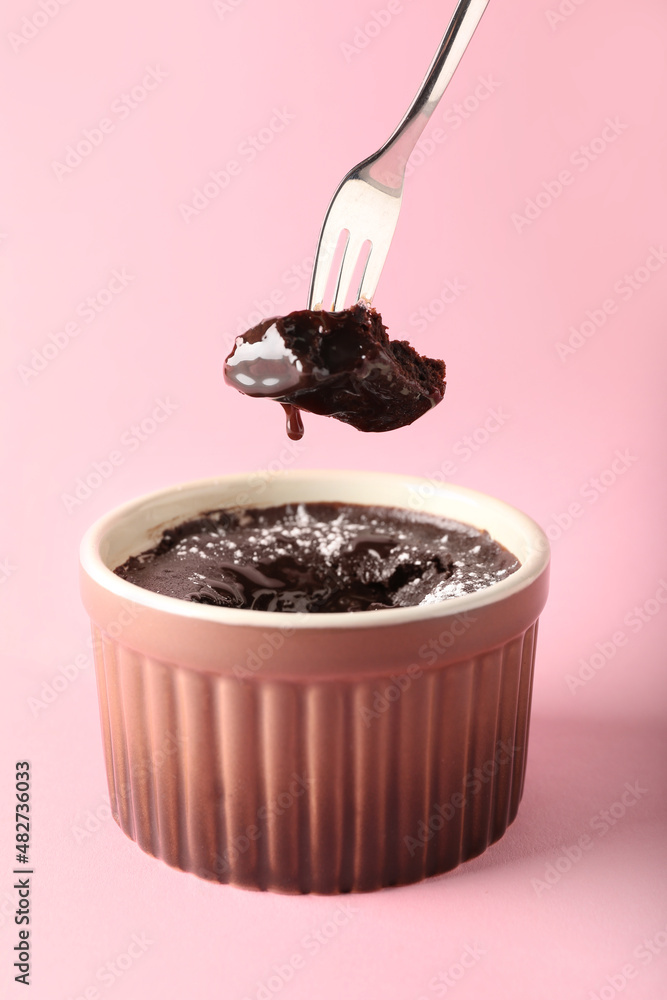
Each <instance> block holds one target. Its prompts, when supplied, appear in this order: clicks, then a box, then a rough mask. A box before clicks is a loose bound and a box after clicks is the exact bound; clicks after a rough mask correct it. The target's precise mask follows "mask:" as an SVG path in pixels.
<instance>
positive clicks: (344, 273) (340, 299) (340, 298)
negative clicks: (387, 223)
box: [333, 233, 366, 312]
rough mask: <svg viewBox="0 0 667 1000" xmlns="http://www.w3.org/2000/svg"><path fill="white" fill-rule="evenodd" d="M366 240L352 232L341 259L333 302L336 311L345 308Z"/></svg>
mask: <svg viewBox="0 0 667 1000" xmlns="http://www.w3.org/2000/svg"><path fill="white" fill-rule="evenodd" d="M365 242H366V241H365V240H363V239H360V237H359V236H357V235H356V234H354V233H350V236H349V239H348V241H347V244H346V246H345V250H344V252H343V259H342V261H341V267H340V272H339V274H338V281H337V283H336V294H335V296H334V304H333V309H334V312H338V311H339V310H340V309H344V308H345V300H346V299H347V296H348V293H349V291H350V285H351V284H352V278H353V276H354V271H355V268H356V266H357V261H358V260H359V254H360V253H361V248H362V246H363V245H364V243H365Z"/></svg>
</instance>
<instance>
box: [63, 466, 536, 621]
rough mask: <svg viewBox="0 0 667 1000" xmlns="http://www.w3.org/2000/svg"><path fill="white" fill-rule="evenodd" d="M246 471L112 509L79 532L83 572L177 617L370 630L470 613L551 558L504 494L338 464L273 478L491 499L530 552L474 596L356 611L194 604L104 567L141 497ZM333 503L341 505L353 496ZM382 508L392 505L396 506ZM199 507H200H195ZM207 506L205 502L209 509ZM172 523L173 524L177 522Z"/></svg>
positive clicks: (241, 477)
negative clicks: (105, 552) (396, 486)
mask: <svg viewBox="0 0 667 1000" xmlns="http://www.w3.org/2000/svg"><path fill="white" fill-rule="evenodd" d="M252 475H253V473H251V472H248V473H236V474H231V475H227V476H212V477H209V478H206V479H198V480H193V481H191V482H185V483H179V484H177V485H174V486H168V487H166V488H164V489H161V490H155V491H153V492H151V493H146V494H144V495H142V496H139V497H136V498H135V499H134V500H130V501H128V502H126V503H124V504H121V505H120V506H118V507H115V508H114V509H113V510H111V511H109V512H108V513H107V514H104V515H103V516H102V517H101V518H99V519H98V520H97V521H95V522H94V524H92V525H91V526H90V527H89V528H88V530H87V531H86V533H85V534H84V536H83V538H82V540H81V546H80V559H81V566H82V568H83V570H84V571H85V573H87V575H88V576H89V577H90V578H91V579H92V580H94V581H95V583H97V584H98V585H99V586H101V587H103V588H104V589H105V590H107V591H109V592H110V593H112V594H115V595H116V596H117V597H119V598H120V599H121V600H125V601H128V602H130V603H132V604H135V605H136V604H138V605H141V606H143V607H146V608H150V609H153V610H154V611H158V612H162V613H164V614H169V615H178V616H180V617H182V618H194V619H197V620H199V621H208V622H216V623H218V624H220V625H230V626H234V627H238V626H247V627H252V628H267V627H270V626H274V627H277V628H293V629H295V630H299V631H300V630H304V629H305V630H309V629H332V628H335V629H341V628H343V629H350V628H362V629H363V628H376V627H380V626H382V627H384V626H387V625H400V624H404V623H406V622H419V621H425V620H429V619H432V618H445V617H446V618H449V617H454V616H457V615H462V614H464V613H465V612H469V611H474V610H475V609H476V608H480V607H483V606H484V607H486V606H488V605H491V604H495V603H498V602H500V601H504V600H506V599H507V598H509V597H512V596H513V595H515V594H517V593H519V592H520V591H522V590H525V589H526V588H527V587H528V586H530V584H531V583H533V582H534V581H535V580H536V579H537V578H538V577H539V576H540V575H541V574H542V573H543V572H544V570H545V569H546V568H547V566H548V564H549V558H550V546H549V541H548V539H547V536H546V535H545V533H544V532H543V531H542V529H541V528H540V526H539V525H538V524H537V523H536V522H535V521H534V520H533V519H532V518H530V517H529V516H528V515H527V514H524V513H523V511H520V510H519V509H518V508H517V507H513V506H512V505H511V504H508V503H506V502H505V501H504V500H498V499H497V498H496V497H493V496H491V495H490V494H486V493H481V492H479V491H478V490H472V489H469V488H468V487H467V486H456V485H454V484H451V483H437V484H434V482H433V480H430V479H425V478H423V477H421V476H410V475H400V474H396V473H393V472H359V471H355V470H338V469H315V470H296V469H295V470H287V471H283V472H280V473H277V474H276V475H275V477H274V478H275V479H279V480H280V481H281V482H285V481H286V480H291V481H293V482H295V483H298V481H299V480H307V481H308V482H309V483H313V482H318V481H321V482H323V483H324V482H327V483H328V482H331V481H332V480H335V479H345V480H348V481H349V480H350V479H358V480H365V481H368V480H374V481H375V482H378V483H379V482H380V481H381V480H382V479H385V480H392V481H394V482H397V481H398V482H403V483H405V484H406V485H408V484H412V485H413V486H414V487H415V488H418V487H419V486H424V485H428V487H429V488H430V489H432V490H433V493H432V494H431V496H429V500H430V499H431V498H432V497H439V498H441V499H442V498H446V496H447V495H448V494H450V495H455V496H456V497H457V498H460V499H466V500H468V501H469V502H470V503H474V504H477V505H478V506H479V505H481V504H486V505H487V507H488V505H489V504H491V505H493V507H495V509H496V511H497V512H499V513H501V514H504V515H505V516H506V517H508V518H513V519H514V522H515V524H517V525H518V526H520V527H521V528H522V530H523V532H524V533H525V534H526V536H527V537H528V538H529V539H530V541H531V543H532V544H531V547H530V551H529V554H528V556H527V558H526V559H524V560H523V561H522V563H521V565H520V567H519V569H518V570H516V572H514V573H512V575H511V576H509V577H506V579H504V580H500V581H499V582H497V583H493V584H490V585H489V586H488V587H484V588H483V589H481V590H478V591H476V592H475V593H472V594H465V595H464V596H462V597H449V598H447V599H446V600H444V601H438V602H434V603H433V604H423V605H416V606H412V607H408V608H383V609H381V610H377V611H357V612H350V613H348V614H345V613H340V612H317V613H310V614H309V613H306V612H304V613H303V614H299V613H294V612H287V611H254V610H249V609H244V608H219V607H215V606H213V605H208V604H195V603H194V602H191V601H184V600H182V599H180V598H177V597H167V596H165V595H163V594H156V593H154V592H153V591H151V590H146V589H144V588H143V587H139V586H137V585H136V584H134V583H130V582H129V581H127V580H123V579H122V578H121V577H119V576H117V575H116V574H115V573H114V572H113V570H111V569H109V567H108V566H107V565H106V564H105V563H104V561H103V560H102V558H101V556H100V551H99V550H100V544H101V542H102V540H103V538H104V537H105V535H106V533H107V532H108V531H110V530H111V529H113V527H114V526H115V524H116V522H117V521H118V520H120V519H121V518H123V517H126V516H127V515H130V514H131V513H132V512H133V510H134V509H136V510H138V509H139V508H141V507H143V506H145V505H146V504H147V503H150V502H152V501H157V500H159V499H161V498H163V497H166V496H168V495H170V494H172V495H173V494H178V493H181V492H183V493H185V492H187V493H191V494H192V493H196V492H198V491H202V492H203V491H205V490H207V489H210V488H211V487H212V486H214V485H215V484H217V483H220V484H223V483H224V484H226V485H230V486H231V485H233V484H234V482H237V483H238V484H239V486H242V485H243V484H244V483H245V484H247V481H248V478H249V477H250V476H252ZM289 502H293V503H299V502H300V501H299V500H294V501H289ZM307 502H309V503H311V502H313V503H314V502H317V501H314V500H312V501H311V500H309V501H307ZM321 502H323V503H326V502H331V503H333V502H336V501H334V500H332V499H331V498H329V497H326V496H324V497H322V501H321ZM338 502H340V503H345V502H352V501H338ZM373 505H374V506H382V504H381V503H373V504H369V506H373ZM244 506H245V507H247V508H262V507H270V506H272V501H271V498H270V497H268V498H266V497H265V498H264V499H263V501H262V502H261V503H255V504H253V503H248V504H245V505H244ZM388 506H394V507H396V506H397V505H395V504H393V505H388ZM204 509H205V508H202V511H200V513H201V512H203V510H204ZM208 509H211V508H210V507H209V508H208ZM222 509H224V505H222ZM229 509H230V510H232V509H234V508H233V507H230V508H229ZM401 509H404V510H409V507H407V506H406V507H403V508H401ZM414 513H419V512H414ZM421 513H425V514H430V515H431V516H436V517H437V516H440V517H446V516H447V515H446V514H435V515H434V514H433V513H432V512H431V511H429V510H428V509H424V510H423V511H421ZM196 516H197V512H196V511H194V512H192V513H188V514H186V515H185V516H184V517H183V518H181V521H182V520H186V519H187V520H189V519H190V518H194V517H196ZM456 520H459V521H461V518H456ZM174 523H179V522H178V520H177V521H175V522H174ZM463 523H466V522H463ZM501 544H502V543H501Z"/></svg>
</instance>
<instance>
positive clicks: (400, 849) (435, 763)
mask: <svg viewBox="0 0 667 1000" xmlns="http://www.w3.org/2000/svg"><path fill="white" fill-rule="evenodd" d="M308 501H311V502H316V501H340V502H346V503H362V504H381V505H386V506H393V507H403V508H407V509H419V510H422V511H424V512H428V513H431V514H440V515H444V516H446V517H451V518H455V519H456V520H459V521H463V522H465V523H467V524H472V525H475V526H476V527H478V528H485V529H487V530H488V531H489V533H490V534H491V535H492V537H493V538H495V539H496V540H497V541H499V542H501V543H502V544H503V545H505V546H506V547H507V548H508V549H510V550H511V551H512V552H514V554H515V555H516V556H517V557H518V559H519V560H520V562H521V567H520V569H519V570H517V572H515V573H514V574H513V575H511V576H509V577H507V578H506V579H504V580H502V581H501V582H499V583H495V584H493V585H492V586H490V587H488V588H486V589H484V590H481V591H478V592H477V593H474V594H470V595H466V596H464V597H456V598H452V599H450V600H447V601H443V602H440V603H434V604H429V605H424V606H420V607H412V608H395V609H388V610H381V611H364V612H356V613H347V614H346V613H343V614H333V613H325V614H310V615H308V614H303V615H293V614H288V613H280V612H278V613H276V612H267V611H247V610H232V609H226V608H217V607H212V606H207V605H200V604H193V603H189V602H187V601H181V600H178V599H176V598H171V597H164V596H161V595H158V594H154V593H152V592H150V591H148V590H144V589H142V588H140V587H137V586H136V585H134V584H132V583H129V582H127V581H125V580H122V579H121V578H120V577H118V576H116V575H115V574H114V573H113V572H112V571H113V569H114V568H115V567H117V566H119V565H120V564H121V563H123V562H124V561H125V560H126V559H127V558H128V557H129V556H130V555H136V554H138V553H139V552H142V551H143V550H145V549H147V548H150V547H151V546H152V545H154V544H155V543H156V541H157V540H158V538H159V537H160V535H161V533H162V531H163V530H164V529H165V528H166V527H169V526H172V525H174V524H176V523H179V522H181V521H183V520H185V519H188V518H190V517H193V516H196V515H197V514H199V513H201V512H203V511H206V510H211V509H214V508H226V507H229V508H232V507H237V506H261V507H265V506H271V505H274V504H282V503H287V502H291V503H295V502H308ZM548 569H549V543H548V541H547V538H546V536H545V535H544V533H543V532H542V530H541V529H540V528H539V527H538V525H537V524H535V522H534V521H532V520H531V519H530V518H529V517H527V516H526V515H525V514H523V513H521V512H520V511H519V510H517V509H515V508H514V507H511V506H509V505H508V504H506V503H503V502H502V501H500V500H496V499H494V498H492V497H489V496H485V495H484V494H481V493H477V492H475V491H472V490H469V489H465V488H463V487H459V486H452V485H449V484H434V483H432V482H430V481H428V480H423V479H419V478H415V477H411V476H399V475H392V474H384V473H368V472H340V471H337V472H319V471H318V472H289V473H280V474H276V475H273V476H266V477H264V478H263V479H261V478H258V477H257V475H254V476H253V475H236V476H224V477H221V478H216V479H206V480H202V481H199V482H194V483H187V484H185V485H180V486H175V487H173V488H171V489H165V490H161V491H159V492H157V493H152V494H150V495H148V496H144V497H141V498H139V499H137V500H134V501H132V502H130V503H127V504H125V505H124V506H122V507H119V508H117V509H116V510H114V511H112V512H111V513H109V514H107V515H106V516H105V517H102V518H101V519H100V520H99V521H97V522H96V523H95V524H94V525H93V526H92V527H91V528H90V529H89V530H88V532H87V533H86V535H85V537H84V539H83V541H82V544H81V588H82V596H83V602H84V604H85V607H86V609H87V611H88V614H89V616H90V618H91V621H92V628H93V639H94V647H95V664H96V672H97V684H98V694H99V706H100V716H101V723H102V734H103V742H104V756H105V761H106V769H107V779H108V785H109V794H110V797H111V803H112V811H113V815H114V818H115V819H116V822H117V823H118V824H119V826H120V827H121V829H122V830H123V831H124V832H125V833H126V834H127V835H128V837H130V838H132V839H133V840H135V841H136V842H137V843H138V844H139V846H140V847H141V848H142V849H143V850H144V851H146V852H147V853H149V854H152V855H154V856H155V857H157V858H161V859H162V860H163V861H165V862H166V863H167V864H169V865H171V866H173V867H174V868H179V869H182V870H183V871H186V872H193V873H194V874H196V875H198V876H200V877H202V878H206V879H211V880H213V881H216V882H221V883H232V884H234V885H237V886H243V887H245V888H249V889H261V890H274V891H278V892H290V893H308V892H316V893H325V894H331V893H339V892H351V891H356V892H362V891H369V890H373V889H379V888H381V887H382V886H395V885H404V884H406V883H411V882H417V881H419V880H421V879H423V878H426V877H427V876H431V875H436V874H438V873H441V872H446V871H448V870H450V869H452V868H454V867H456V866H457V865H458V864H460V863H461V862H462V861H466V860H467V859H469V858H472V857H475V856H476V855H478V854H480V853H481V852H482V851H484V850H485V849H486V848H487V847H488V846H489V844H491V843H493V842H494V841H496V840H498V838H499V837H501V836H502V834H503V833H504V832H505V830H506V829H507V827H508V825H509V824H510V823H511V822H512V820H513V819H514V818H515V816H516V813H517V809H518V806H519V802H520V800H521V795H522V791H523V783H524V774H525V767H526V750H527V743H528V727H529V716H530V702H531V690H532V677H533V664H534V659H535V643H536V637H537V626H538V618H539V615H540V612H541V611H542V608H543V607H544V604H545V601H546V597H547V588H548Z"/></svg>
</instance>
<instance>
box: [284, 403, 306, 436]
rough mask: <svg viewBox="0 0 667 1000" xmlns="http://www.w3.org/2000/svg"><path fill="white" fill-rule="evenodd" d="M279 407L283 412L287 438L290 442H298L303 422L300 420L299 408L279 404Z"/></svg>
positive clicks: (301, 433) (301, 434)
mask: <svg viewBox="0 0 667 1000" xmlns="http://www.w3.org/2000/svg"><path fill="white" fill-rule="evenodd" d="M280 405H281V406H282V408H283V410H284V411H285V418H286V419H285V426H286V428H287V437H288V438H289V439H290V441H300V440H301V438H302V437H303V420H302V419H301V411H300V410H299V407H298V406H292V404H291V403H281V404H280Z"/></svg>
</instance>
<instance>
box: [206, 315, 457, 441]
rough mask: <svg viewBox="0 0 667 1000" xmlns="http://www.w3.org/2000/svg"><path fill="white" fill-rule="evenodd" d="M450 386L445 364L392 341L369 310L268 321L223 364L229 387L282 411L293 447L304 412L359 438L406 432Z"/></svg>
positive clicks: (240, 342)
mask: <svg viewBox="0 0 667 1000" xmlns="http://www.w3.org/2000/svg"><path fill="white" fill-rule="evenodd" d="M444 379H445V364H444V362H443V361H438V360H435V359H433V358H424V357H421V355H419V354H417V352H416V351H415V350H414V349H413V348H412V347H411V346H410V344H409V343H408V342H407V341H405V340H389V337H388V336H387V331H386V328H385V327H384V325H383V323H382V318H381V316H380V315H379V313H377V312H376V311H375V310H374V309H372V308H370V307H369V306H366V305H364V304H363V303H358V304H357V305H356V306H353V307H352V308H351V309H346V310H343V311H341V312H335V313H334V312H325V311H323V310H308V309H303V310H300V311H297V312H292V313H289V315H287V316H283V317H276V316H274V317H271V318H270V319H266V320H264V321H263V322H262V323H260V324H259V325H258V326H255V327H253V328H252V329H251V330H248V332H247V333H245V334H244V335H243V336H242V337H237V339H236V343H235V345H234V350H233V351H232V352H231V354H230V355H229V357H228V358H227V359H226V361H225V380H226V381H227V382H228V384H229V385H232V386H233V387H234V388H235V389H238V390H239V392H243V393H245V394H246V395H248V396H266V397H269V398H271V399H275V400H277V401H278V402H280V403H282V404H283V406H284V407H285V411H286V414H287V432H288V435H289V436H290V437H291V438H293V439H295V440H298V438H300V437H301V436H302V434H303V424H302V423H301V418H300V415H299V413H298V410H299V409H303V410H310V412H312V413H319V414H322V415H324V416H329V417H335V418H336V419H337V420H342V421H344V422H345V423H348V424H352V426H353V427H356V428H357V429H358V430H361V431H390V430H395V429H396V428H397V427H404V426H405V425H406V424H411V423H412V422H413V421H414V420H416V419H417V417H420V416H421V415H422V414H424V413H426V412H427V411H428V410H430V409H431V408H432V407H433V406H436V405H437V404H438V403H439V402H440V401H441V400H442V398H443V396H444V392H445V381H444Z"/></svg>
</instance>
